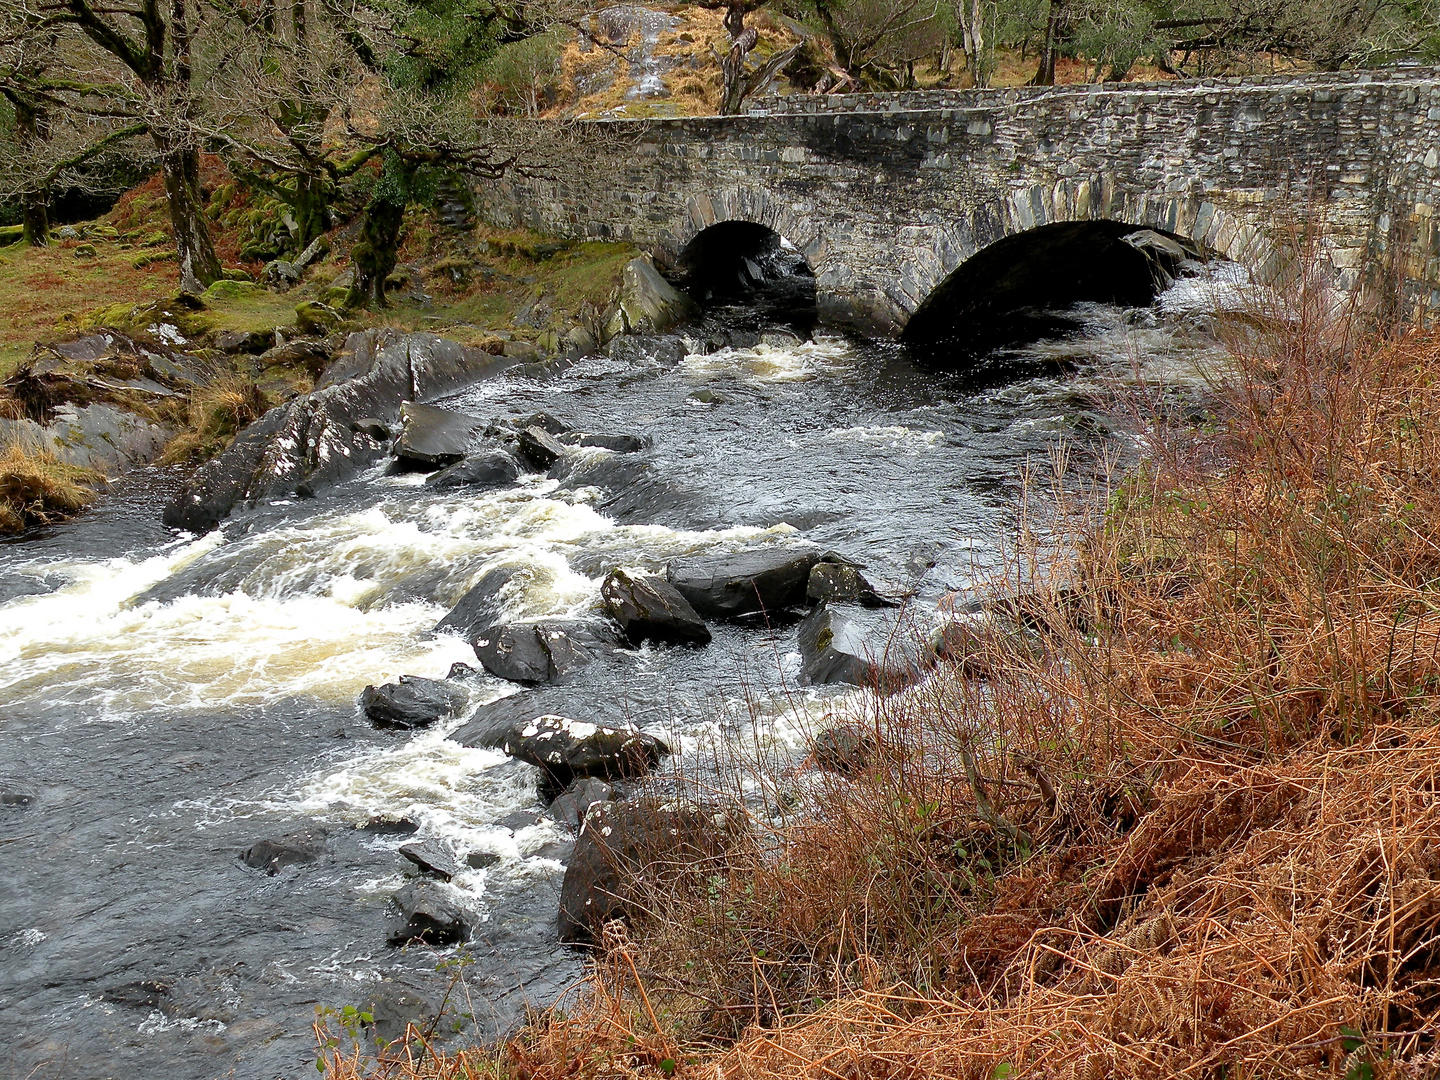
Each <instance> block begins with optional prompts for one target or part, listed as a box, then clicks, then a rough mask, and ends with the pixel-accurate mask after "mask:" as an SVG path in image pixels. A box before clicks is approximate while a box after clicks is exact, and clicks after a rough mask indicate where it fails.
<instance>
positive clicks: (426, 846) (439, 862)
mask: <svg viewBox="0 0 1440 1080" xmlns="http://www.w3.org/2000/svg"><path fill="white" fill-rule="evenodd" d="M399 851H400V854H401V855H403V856H405V858H407V859H409V860H410V861H411V862H412V863H414V864H415V865H416V866H418V867H419V868H420V869H421V870H423V871H425V873H427V874H434V875H435V876H436V877H438V878H442V879H444V880H445V881H449V880H450V879H451V878H452V877H454V876H455V875H456V874H458V873H460V870H461V866H460V860H459V859H457V858H456V857H455V852H453V851H451V850H450V847H449V845H448V844H443V843H441V842H440V841H439V840H418V841H416V842H415V843H413V844H401V845H400V848H399Z"/></svg>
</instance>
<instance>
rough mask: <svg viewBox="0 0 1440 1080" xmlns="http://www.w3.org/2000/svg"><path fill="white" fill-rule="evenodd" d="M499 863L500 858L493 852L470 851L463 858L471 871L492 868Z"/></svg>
mask: <svg viewBox="0 0 1440 1080" xmlns="http://www.w3.org/2000/svg"><path fill="white" fill-rule="evenodd" d="M499 861H500V856H499V855H496V854H495V853H494V852H493V851H472V852H470V854H469V855H466V856H465V865H466V866H468V867H469V868H470V869H471V870H484V869H485V868H486V867H489V866H494V865H495V864H496V863H498V862H499Z"/></svg>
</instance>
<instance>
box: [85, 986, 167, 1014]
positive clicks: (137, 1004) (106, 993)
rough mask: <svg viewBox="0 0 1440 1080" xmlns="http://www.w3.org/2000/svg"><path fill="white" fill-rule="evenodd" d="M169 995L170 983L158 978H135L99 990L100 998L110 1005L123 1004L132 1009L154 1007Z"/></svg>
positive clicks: (162, 1002) (158, 1005)
mask: <svg viewBox="0 0 1440 1080" xmlns="http://www.w3.org/2000/svg"><path fill="white" fill-rule="evenodd" d="M169 996H170V983H168V982H162V981H161V980H159V979H137V980H135V981H134V982H128V983H121V984H120V985H118V986H110V987H106V988H105V989H104V990H102V991H100V1000H101V1001H108V1002H110V1003H111V1004H112V1005H125V1006H127V1007H129V1008H132V1009H156V1008H159V1007H160V1006H161V1005H162V1004H164V1002H165V999H166V998H168V997H169Z"/></svg>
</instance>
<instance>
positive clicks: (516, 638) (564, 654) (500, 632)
mask: <svg viewBox="0 0 1440 1080" xmlns="http://www.w3.org/2000/svg"><path fill="white" fill-rule="evenodd" d="M474 647H475V655H476V656H477V657H478V658H479V660H480V663H481V664H482V665H483V666H484V668H485V670H486V671H488V672H490V674H492V675H494V676H496V677H497V678H501V679H508V680H510V681H511V682H520V683H558V682H564V681H565V680H566V679H568V678H570V677H571V676H572V675H574V674H575V673H576V672H578V671H580V670H581V669H583V668H586V667H588V666H589V665H590V664H592V663H594V662H595V661H596V660H598V659H600V658H601V657H602V656H609V655H613V654H615V653H616V652H617V651H618V649H619V643H618V642H617V641H616V640H615V639H614V638H613V637H612V636H611V635H610V634H609V633H608V632H607V631H606V630H605V629H604V628H603V627H601V626H599V625H597V624H595V623H585V622H574V621H561V620H542V621H540V622H534V623H515V624H513V625H510V626H495V627H491V628H490V629H489V630H487V631H485V632H484V633H482V634H480V635H478V636H477V637H476V638H475V641H474Z"/></svg>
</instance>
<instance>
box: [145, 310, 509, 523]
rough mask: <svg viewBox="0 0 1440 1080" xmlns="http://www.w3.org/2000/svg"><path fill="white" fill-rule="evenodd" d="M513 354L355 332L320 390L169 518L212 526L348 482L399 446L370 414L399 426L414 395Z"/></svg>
mask: <svg viewBox="0 0 1440 1080" xmlns="http://www.w3.org/2000/svg"><path fill="white" fill-rule="evenodd" d="M512 364H513V361H509V360H505V359H503V358H500V357H495V356H491V355H490V354H489V353H486V352H481V351H480V350H478V349H471V348H466V347H465V346H462V345H459V344H457V343H456V342H453V341H446V340H445V339H443V338H440V337H436V336H435V335H434V334H405V333H400V332H398V331H395V330H390V329H378V330H366V331H363V332H358V333H354V334H351V335H350V336H349V338H347V339H346V342H345V348H344V350H343V351H342V353H341V355H340V357H339V358H338V359H336V360H335V361H334V362H333V363H332V364H331V365H330V366H329V367H328V368H327V369H326V370H325V373H324V375H323V376H322V377H321V379H320V382H319V383H318V384H317V388H316V389H315V390H314V391H313V392H312V393H309V394H306V395H304V396H303V397H300V398H296V399H295V400H294V401H292V402H289V403H288V404H285V405H281V406H278V407H276V408H274V409H271V410H270V411H269V412H268V413H266V414H265V415H264V416H263V417H261V418H260V419H259V420H258V421H256V422H255V423H254V424H251V425H250V427H248V428H246V429H245V430H244V431H243V432H241V434H240V435H239V437H237V438H236V440H235V441H234V442H233V443H232V444H231V445H230V447H229V448H228V449H227V450H226V451H225V452H224V453H222V454H221V455H220V456H219V457H217V458H215V459H214V460H213V461H211V462H209V463H208V464H206V465H205V466H203V467H202V468H201V469H200V470H199V471H198V472H196V474H195V475H194V476H193V477H191V478H190V480H189V481H188V482H187V483H186V484H185V486H184V487H183V488H182V489H181V491H180V493H179V495H177V496H176V498H175V499H174V501H173V502H171V504H170V505H169V506H168V507H167V508H166V510H165V523H166V524H167V525H170V526H172V527H174V528H181V529H189V530H190V531H192V532H204V531H206V530H209V529H212V528H214V527H215V526H216V525H217V524H218V523H219V522H220V521H222V520H223V519H224V518H225V517H226V516H227V515H229V514H230V513H231V511H232V510H234V509H236V508H237V507H239V508H245V507H250V506H254V505H256V504H257V503H259V502H262V501H264V500H268V499H274V498H280V497H284V496H287V495H289V494H291V493H293V492H294V491H295V489H296V488H297V487H298V486H299V485H301V484H304V485H307V486H308V487H309V489H310V490H313V491H318V490H320V489H321V488H323V487H325V486H327V485H330V484H335V483H338V482H340V481H343V480H347V479H349V478H351V477H353V476H355V475H356V474H357V473H358V472H360V471H361V470H362V469H364V468H366V467H368V466H370V465H372V464H374V463H375V462H377V461H379V460H381V459H382V458H383V457H384V456H385V454H386V453H388V451H389V447H388V446H385V445H383V444H381V443H379V442H377V441H376V440H375V439H373V438H371V437H370V436H369V435H368V434H366V433H365V432H363V431H357V430H355V422H356V421H357V420H360V419H362V418H370V419H374V420H378V421H380V422H381V423H382V424H384V425H386V426H387V427H390V428H392V429H394V428H397V427H398V426H399V421H400V407H401V405H402V403H404V402H407V401H408V402H417V403H424V402H426V401H432V400H434V399H435V398H438V397H441V396H442V395H444V394H448V393H452V392H454V391H456V390H459V389H461V388H463V387H466V386H469V385H471V384H473V383H476V382H479V381H480V380H482V379H487V378H491V377H494V376H495V375H497V374H499V373H500V372H501V371H503V370H505V369H506V368H507V367H509V366H511V365H512Z"/></svg>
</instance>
